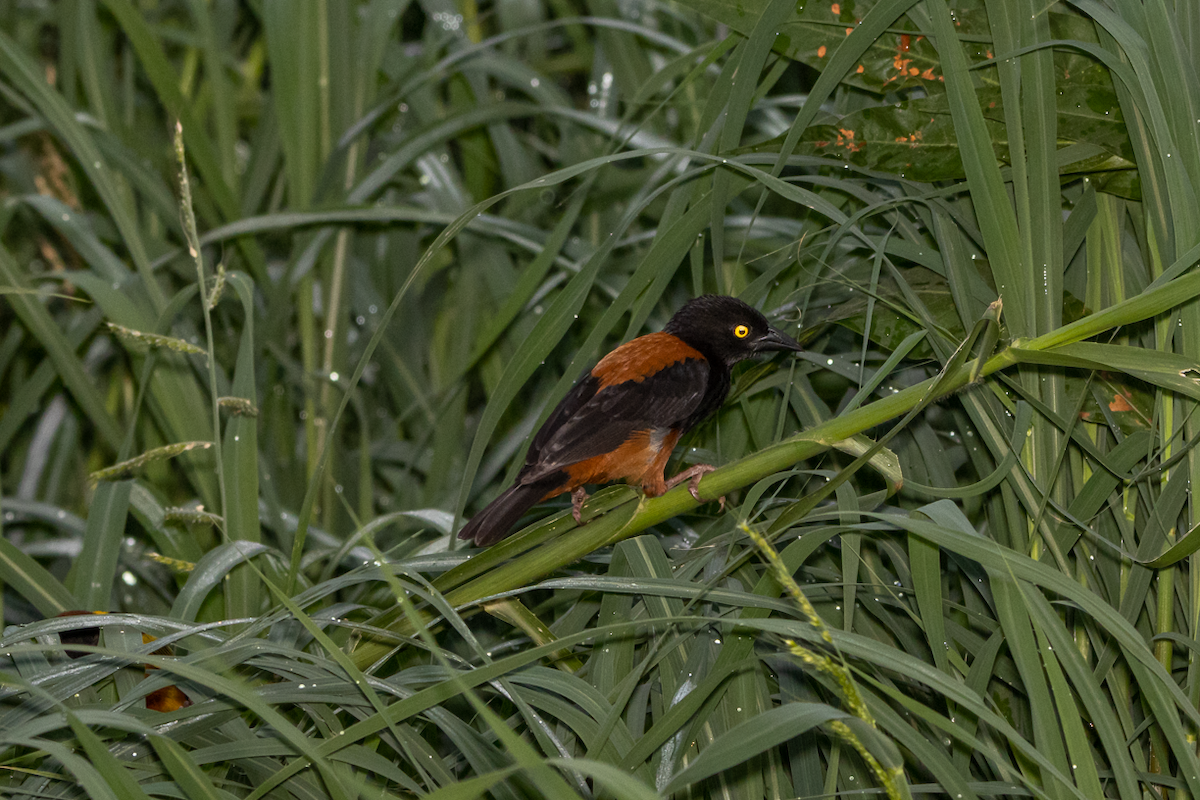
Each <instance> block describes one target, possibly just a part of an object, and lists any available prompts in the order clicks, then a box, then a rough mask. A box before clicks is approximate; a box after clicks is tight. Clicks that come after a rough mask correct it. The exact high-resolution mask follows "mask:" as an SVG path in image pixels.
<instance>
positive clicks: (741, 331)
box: [733, 325, 750, 339]
mask: <svg viewBox="0 0 1200 800" xmlns="http://www.w3.org/2000/svg"><path fill="white" fill-rule="evenodd" d="M733 335H734V336H736V337H737V338H739V339H745V338H746V337H747V336H749V335H750V329H749V328H747V327H746V326H745V325H738V326H737V327H736V328H734V329H733Z"/></svg>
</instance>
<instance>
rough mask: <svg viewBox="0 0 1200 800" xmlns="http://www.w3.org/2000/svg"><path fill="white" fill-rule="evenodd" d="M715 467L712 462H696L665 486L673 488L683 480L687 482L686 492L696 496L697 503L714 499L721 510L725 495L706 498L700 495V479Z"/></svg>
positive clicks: (723, 508)
mask: <svg viewBox="0 0 1200 800" xmlns="http://www.w3.org/2000/svg"><path fill="white" fill-rule="evenodd" d="M716 469H717V468H716V467H714V466H713V465H712V464H697V465H695V466H694V467H688V468H687V469H685V470H684V471H683V472H681V473H679V474H678V475H676V476H675V477H673V478H671V479H670V480H669V481H667V488H668V489H674V488H675V487H676V486H678V485H679V484H681V483H683V482H684V481H687V482H688V494H690V495H691V496H692V497H694V498H696V502H697V503H709V502H712V500H716V501H718V502H719V503H720V504H721V510H722V511H724V510H725V496H724V495H722V496H721V497H714V498H710V499H708V500H706V499H704V498H703V497H701V496H700V479H701V478H703V477H704V476H705V475H707V474H708V473H710V472H715V471H716Z"/></svg>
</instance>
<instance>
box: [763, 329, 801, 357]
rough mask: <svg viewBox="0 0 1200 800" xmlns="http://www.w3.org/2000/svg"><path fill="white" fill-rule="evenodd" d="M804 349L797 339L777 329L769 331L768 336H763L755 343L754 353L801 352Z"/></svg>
mask: <svg viewBox="0 0 1200 800" xmlns="http://www.w3.org/2000/svg"><path fill="white" fill-rule="evenodd" d="M803 349H804V348H803V347H801V346H800V344H799V343H798V342H797V341H796V340H795V339H793V338H792V337H790V336H788V335H787V334H786V333H784V332H783V331H781V330H777V329H776V328H771V329H770V330H768V331H767V335H766V336H763V337H762V338H761V339H759V340H758V341H757V342H755V343H754V352H756V353H762V352H766V351H768V350H795V351H797V352H800V351H801V350H803Z"/></svg>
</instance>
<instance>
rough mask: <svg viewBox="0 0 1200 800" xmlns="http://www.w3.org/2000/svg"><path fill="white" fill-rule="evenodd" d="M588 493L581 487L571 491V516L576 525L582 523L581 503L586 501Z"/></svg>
mask: <svg viewBox="0 0 1200 800" xmlns="http://www.w3.org/2000/svg"><path fill="white" fill-rule="evenodd" d="M587 499H588V493H587V491H586V490H585V489H584V488H583V487H582V486H580V487H578V488H577V489H575V490H574V491H573V492H571V517H572V519H574V520H575V524H576V525H583V524H584V523H583V504H584V503H586V502H587Z"/></svg>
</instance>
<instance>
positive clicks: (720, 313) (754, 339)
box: [664, 294, 801, 366]
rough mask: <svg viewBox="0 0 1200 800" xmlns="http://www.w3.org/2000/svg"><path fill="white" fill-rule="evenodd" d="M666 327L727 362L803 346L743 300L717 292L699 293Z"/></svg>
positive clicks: (728, 363)
mask: <svg viewBox="0 0 1200 800" xmlns="http://www.w3.org/2000/svg"><path fill="white" fill-rule="evenodd" d="M664 330H666V332H667V333H670V334H673V335H675V336H678V337H679V338H680V339H682V340H683V341H685V342H687V343H688V344H690V345H691V346H692V347H694V348H696V349H697V350H699V351H700V352H701V353H704V355H705V356H707V357H708V358H714V357H715V358H718V359H720V360H721V361H722V362H724V363H725V365H726V366H732V365H734V364H736V363H737V362H739V361H741V360H742V359H744V358H750V357H751V356H753V355H756V354H758V353H763V352H766V351H769V350H800V349H801V347H800V345H799V344H797V343H796V340H794V339H793V338H792V337H790V336H788V335H787V334H786V333H784V332H782V331H780V330H776V329H775V328H772V327H771V325H770V323H768V322H767V318H766V317H764V316H763V315H762V314H760V313H759V312H758V311H755V310H754V309H753V308H751V307H750V306H748V305H746V304H745V303H743V302H742V301H741V300H738V299H737V298H736V297H724V296H722V295H715V294H706V295H702V296H700V297H697V298H696V299H695V300H692V301H691V302H689V303H688V304H687V305H685V306H684V307H683V308H681V309H679V310H678V311H677V312H675V316H673V317H671V321H670V322H668V323H667V327H666V328H665V329H664Z"/></svg>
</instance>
